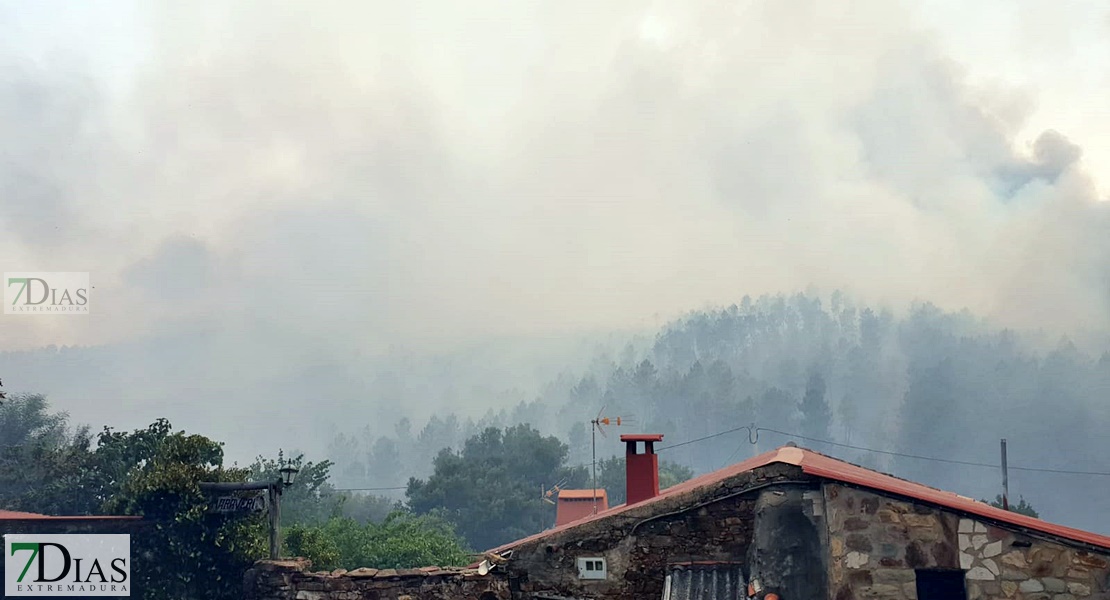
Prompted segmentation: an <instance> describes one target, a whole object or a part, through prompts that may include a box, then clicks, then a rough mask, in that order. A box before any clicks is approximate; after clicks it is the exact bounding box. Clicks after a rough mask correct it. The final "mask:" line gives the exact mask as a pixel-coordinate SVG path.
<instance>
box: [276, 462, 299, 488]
mask: <svg viewBox="0 0 1110 600" xmlns="http://www.w3.org/2000/svg"><path fill="white" fill-rule="evenodd" d="M278 472H279V473H281V482H282V483H283V484H284V485H285V486H286V487H288V486H291V485H293V480H295V479H296V478H297V472H298V471H297V468H296V467H288V466H287V467H282V468H281V469H279V470H278Z"/></svg>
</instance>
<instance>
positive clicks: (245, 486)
mask: <svg viewBox="0 0 1110 600" xmlns="http://www.w3.org/2000/svg"><path fill="white" fill-rule="evenodd" d="M297 472H298V470H297V468H296V467H292V466H288V465H287V466H284V467H282V468H281V469H278V473H280V474H281V476H280V477H278V478H277V479H275V480H273V481H257V482H248V483H216V482H209V481H202V482H201V483H200V489H201V490H203V491H206V492H243V491H249V490H266V493H267V495H268V498H267V499H268V500H269V502H268V504H269V521H270V559H271V560H277V559H278V558H280V557H281V492H282V490H284V489H285V488H287V487H289V486H291V485H293V482H294V481H295V480H296V479H297Z"/></svg>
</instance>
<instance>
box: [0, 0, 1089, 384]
mask: <svg viewBox="0 0 1110 600" xmlns="http://www.w3.org/2000/svg"><path fill="white" fill-rule="evenodd" d="M0 28H2V29H3V31H4V34H3V35H0V198H2V200H0V269H2V270H3V271H31V270H47V271H50V270H54V271H89V272H91V274H92V275H91V277H92V280H93V285H94V286H96V289H95V293H94V296H93V302H94V304H93V307H92V314H91V315H90V316H88V317H66V318H56V317H43V316H39V317H25V316H18V317H17V316H6V315H0V349H23V348H30V347H35V346H39V345H45V344H58V345H62V344H111V343H121V342H128V341H135V340H145V339H151V338H153V337H156V336H163V335H178V334H185V333H196V332H207V333H208V334H210V335H211V336H212V338H213V339H214V340H217V341H216V342H215V343H214V344H213V347H214V348H216V350H214V351H213V352H214V353H213V357H214V358H213V360H214V361H215V362H216V363H218V366H219V367H220V368H221V369H223V371H224V372H226V373H227V374H229V375H228V376H231V375H233V374H240V375H241V376H243V377H255V378H261V377H266V376H269V374H271V373H280V372H282V371H283V370H285V369H287V368H289V366H290V365H295V364H298V363H301V362H303V360H304V359H305V357H312V358H313V359H314V360H319V359H320V358H321V357H325V358H326V357H335V358H336V360H344V358H345V357H350V356H356V355H357V356H366V355H376V354H380V353H383V352H388V351H389V349H390V348H396V347H405V348H413V349H418V350H421V349H431V348H443V347H447V346H450V345H452V344H456V343H460V342H467V341H472V340H479V339H486V338H488V337H489V336H494V335H496V336H532V337H536V336H545V335H554V334H555V333H559V334H563V333H567V332H576V331H597V330H608V329H615V328H625V329H627V328H635V327H639V326H643V325H645V324H652V323H655V322H657V320H658V319H659V318H666V317H670V316H674V315H676V314H678V313H681V312H683V311H686V310H690V309H695V308H700V307H703V306H706V305H715V304H729V303H732V302H735V301H738V300H739V298H740V297H741V296H742V295H744V294H752V295H756V294H760V293H767V292H770V293H774V292H792V291H797V290H802V289H806V288H808V287H810V286H814V287H815V288H816V289H818V290H822V291H825V292H828V291H831V290H833V289H837V288H839V289H842V290H845V291H847V292H849V293H851V294H853V295H854V296H855V297H857V298H859V299H861V300H863V301H867V302H879V303H889V304H891V305H893V306H902V305H904V304H906V303H908V302H910V301H913V300H918V299H920V300H931V301H934V302H936V303H938V304H940V305H942V306H944V307H946V308H962V307H968V308H971V309H972V310H974V311H976V312H978V313H979V314H982V315H985V316H990V317H993V318H995V319H998V320H999V321H1000V322H1003V323H1006V324H1013V325H1018V326H1023V327H1030V326H1033V327H1044V328H1047V329H1050V330H1052V331H1054V332H1056V331H1075V330H1077V329H1089V328H1092V327H1105V326H1106V325H1107V324H1108V322H1107V321H1108V317H1110V310H1108V299H1110V235H1108V233H1110V230H1108V227H1110V212H1108V209H1110V204H1106V203H1103V202H1102V200H1101V199H1105V198H1106V197H1107V196H1108V191H1107V190H1110V110H1108V109H1107V108H1106V98H1108V97H1110V35H1108V34H1110V9H1108V8H1107V7H1106V4H1105V3H1104V2H1098V1H1089V2H1081V1H1078V0H1074V1H1069V2H1066V3H1065V2H1058V1H1055V2H1050V1H1036V2H1034V1H1020V2H1015V1H1013V0H1008V1H1002V0H990V1H986V0H984V1H981V2H976V3H973V4H970V5H969V4H968V3H966V2H956V1H954V0H953V1H944V2H936V1H934V2H928V3H925V2H921V3H917V2H893V1H890V0H875V1H862V2H860V1H855V2H839V1H829V0H821V1H817V0H814V1H796V2H794V1H791V2H784V1H782V0H775V1H766V2H716V1H706V0H697V1H691V0H681V1H679V0H675V1H658V2H649V3H645V2H630V1H624V0H613V1H607V2H595V1H590V2H586V1H577V0H571V1H567V0H562V1H559V2H497V3H493V2H468V3H458V2H419V3H396V2H390V3H381V2H314V3H307V2H305V3H292V2H289V3H271V2H233V3H228V2H222V1H221V2H190V3H173V2H161V3H158V2H123V1H117V2H86V3H68V2H65V3H63V2H45V1H36V2H32V1H24V2H7V3H4V4H2V5H0Z"/></svg>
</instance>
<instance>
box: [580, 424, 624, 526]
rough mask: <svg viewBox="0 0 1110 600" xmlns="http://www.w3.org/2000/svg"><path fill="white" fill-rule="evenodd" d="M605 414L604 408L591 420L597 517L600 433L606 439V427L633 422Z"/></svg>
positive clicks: (594, 495) (592, 463)
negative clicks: (598, 437) (604, 415)
mask: <svg viewBox="0 0 1110 600" xmlns="http://www.w3.org/2000/svg"><path fill="white" fill-rule="evenodd" d="M604 412H605V407H604V406H602V407H601V410H599V411H597V416H596V417H594V418H593V419H591V420H590V453H591V460H590V465H591V468H592V470H593V480H594V482H593V486H592V487H593V490H592V493H593V497H594V510H593V514H595V515H596V514H597V434H599V433H600V434H601V437H605V427H609V426H610V425H612V426H615V427H620V426H621V425H627V424H629V423H631V422H632V419H631V417H614V418H609V417H602V416H601V415H602V413H604Z"/></svg>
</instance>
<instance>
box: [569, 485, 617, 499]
mask: <svg viewBox="0 0 1110 600" xmlns="http://www.w3.org/2000/svg"><path fill="white" fill-rule="evenodd" d="M597 497H598V499H601V498H608V496H607V495H606V494H605V490H603V489H600V488H599V489H598V490H597ZM559 498H567V499H571V500H582V499H589V500H593V498H594V491H593V490H559Z"/></svg>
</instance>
